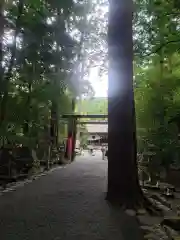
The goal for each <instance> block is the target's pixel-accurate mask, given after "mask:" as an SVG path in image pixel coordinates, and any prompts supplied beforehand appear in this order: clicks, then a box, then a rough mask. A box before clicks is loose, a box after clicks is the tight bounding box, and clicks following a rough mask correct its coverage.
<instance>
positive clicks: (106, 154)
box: [105, 149, 108, 158]
mask: <svg viewBox="0 0 180 240" xmlns="http://www.w3.org/2000/svg"><path fill="white" fill-rule="evenodd" d="M105 156H106V157H107V158H108V149H106V153H105Z"/></svg>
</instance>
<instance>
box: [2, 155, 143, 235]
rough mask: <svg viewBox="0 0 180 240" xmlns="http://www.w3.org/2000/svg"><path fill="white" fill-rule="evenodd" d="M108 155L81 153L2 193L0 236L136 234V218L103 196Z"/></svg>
mask: <svg viewBox="0 0 180 240" xmlns="http://www.w3.org/2000/svg"><path fill="white" fill-rule="evenodd" d="M106 171H107V161H102V160H100V157H99V156H95V157H89V156H83V157H78V159H77V160H76V161H75V162H74V163H72V164H71V165H68V166H67V167H65V168H60V169H57V170H54V171H53V172H51V173H49V174H47V175H46V176H42V177H41V178H39V179H37V180H35V181H33V182H31V183H29V184H27V185H25V186H22V187H21V188H17V189H16V190H15V191H14V192H7V193H5V194H4V195H3V196H0V238H1V239H2V240H40V239H43V240H60V239H61V240H81V239H82V240H106V239H108V240H123V239H124V240H126V239H127V240H131V239H132V240H136V239H137V240H139V239H141V234H140V231H139V228H138V224H137V222H136V219H135V218H134V217H131V216H127V215H126V214H125V213H123V212H120V211H117V210H115V209H112V208H111V207H109V206H108V204H107V202H106V201H105V200H104V196H105V190H106Z"/></svg>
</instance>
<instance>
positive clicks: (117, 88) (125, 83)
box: [107, 0, 143, 207]
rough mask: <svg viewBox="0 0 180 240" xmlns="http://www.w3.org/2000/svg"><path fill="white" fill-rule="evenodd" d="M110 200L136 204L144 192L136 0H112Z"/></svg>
mask: <svg viewBox="0 0 180 240" xmlns="http://www.w3.org/2000/svg"><path fill="white" fill-rule="evenodd" d="M109 2H110V13H109V29H108V45H109V93H108V190H107V200H108V201H110V202H118V203H119V204H120V205H123V206H128V207H133V206H135V205H137V204H138V203H139V202H140V201H141V199H143V194H142V191H141V188H140V185H139V180H138V171H137V164H136V123H135V106H134V93H133V42H132V16H133V1H132V0H110V1H109Z"/></svg>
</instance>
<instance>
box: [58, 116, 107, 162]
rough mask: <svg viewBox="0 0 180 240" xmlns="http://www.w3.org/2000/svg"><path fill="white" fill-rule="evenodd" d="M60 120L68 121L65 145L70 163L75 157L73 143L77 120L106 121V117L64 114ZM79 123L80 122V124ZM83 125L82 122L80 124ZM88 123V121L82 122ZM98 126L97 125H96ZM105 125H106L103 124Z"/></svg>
mask: <svg viewBox="0 0 180 240" xmlns="http://www.w3.org/2000/svg"><path fill="white" fill-rule="evenodd" d="M61 118H66V119H68V120H69V121H68V139H67V143H66V146H67V147H66V157H68V159H70V160H71V161H73V160H74V157H75V143H76V133H77V124H78V121H77V120H78V119H83V118H91V119H107V115H102V114H91V115H90V114H87V115H80V114H64V115H62V116H61ZM80 123H81V122H80ZM82 123H83V122H82ZM84 123H88V121H86V122H84ZM90 124H97V122H95V121H93V123H92V122H90ZM98 124H99V123H98ZM105 124H107V123H105Z"/></svg>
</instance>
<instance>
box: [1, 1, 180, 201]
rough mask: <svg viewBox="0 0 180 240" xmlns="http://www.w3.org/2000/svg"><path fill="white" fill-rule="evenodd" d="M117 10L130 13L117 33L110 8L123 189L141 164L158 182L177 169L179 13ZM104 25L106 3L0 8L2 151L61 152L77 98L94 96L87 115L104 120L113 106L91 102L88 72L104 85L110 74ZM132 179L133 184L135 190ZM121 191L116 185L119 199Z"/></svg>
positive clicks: (116, 145) (141, 4) (112, 120)
mask: <svg viewBox="0 0 180 240" xmlns="http://www.w3.org/2000/svg"><path fill="white" fill-rule="evenodd" d="M112 2H113V1H112ZM114 2H116V1H114ZM123 2H124V3H123ZM125 3H126V6H125V5H123V4H125ZM120 5H121V9H125V10H126V11H127V14H126V15H124V13H122V14H119V17H117V19H119V20H122V21H121V24H117V19H116V17H115V16H116V15H117V12H116V11H117V10H116V11H115V10H114V7H113V4H112V6H110V18H109V38H108V44H109V60H110V64H109V69H111V68H114V69H115V70H116V73H117V74H115V73H114V75H113V74H112V73H111V75H110V77H109V79H110V82H109V86H110V88H109V125H110V126H113V127H112V128H110V129H109V131H110V132H111V133H112V134H115V135H111V134H110V139H112V138H113V139H114V140H113V141H112V142H111V140H109V141H110V142H109V144H110V146H111V147H110V149H118V150H117V152H116V150H115V152H112V151H114V150H110V153H109V154H110V156H116V157H115V158H114V162H113V161H112V162H113V163H114V164H115V162H117V160H118V159H119V154H122V156H121V159H122V160H121V161H120V164H121V166H120V165H119V168H121V169H122V170H120V172H118V171H119V170H118V169H119V168H118V167H117V165H116V164H115V165H114V166H116V173H117V174H114V181H117V182H118V181H121V180H122V178H123V177H126V178H128V176H131V175H133V173H134V171H135V172H136V173H137V168H136V160H139V161H141V162H146V163H147V169H152V168H153V169H156V171H153V172H156V174H154V175H157V174H160V173H161V172H162V171H164V172H165V173H167V172H168V170H169V168H170V167H171V166H172V165H175V164H176V165H177V166H178V164H179V163H180V160H179V154H180V148H179V134H180V113H179V109H180V71H179V64H180V60H179V57H180V53H179V51H180V47H179V42H180V37H179V29H180V23H179V16H180V6H179V4H178V1H174V0H169V1H163V0H153V1H143V0H137V1H136V3H135V5H134V6H133V5H132V1H131V0H127V2H126V1H122V0H121V1H119V6H117V9H118V7H120ZM127 8H128V9H130V10H127ZM126 11H125V12H126ZM132 11H134V15H133V19H132V18H131V17H132V14H131V13H132ZM107 20H108V1H107V0H79V1H73V0H64V1H63V0H62V1H58V0H46V1H41V0H17V1H10V0H7V1H5V0H4V1H1V2H0V62H1V64H0V136H1V139H0V140H1V142H0V144H1V147H4V146H6V145H7V144H8V146H9V145H11V146H12V145H13V144H16V143H21V144H24V145H27V146H28V147H29V148H32V149H36V148H37V146H40V145H41V143H42V142H43V144H44V145H43V147H44V151H46V150H47V146H51V145H52V146H53V147H55V148H57V147H58V144H59V143H60V142H61V141H63V137H64V136H63V133H64V132H65V130H64V122H63V121H62V119H61V115H63V114H67V113H68V114H69V113H73V111H74V109H73V104H72V103H73V102H74V100H75V99H77V97H80V98H81V97H83V99H84V98H85V97H88V100H83V101H82V103H81V104H80V105H81V107H82V109H80V111H81V112H84V111H85V112H86V113H90V114H92V113H94V111H96V112H95V113H96V114H97V113H99V114H105V113H106V112H107V100H105V99H101V100H100V99H99V100H98V99H96V98H94V100H92V101H91V100H89V99H92V97H93V95H94V90H93V88H92V86H91V84H90V82H89V74H90V69H91V68H92V67H98V69H99V78H103V76H104V75H106V74H107V71H108V64H107V63H108V61H107V59H108V52H107ZM119 20H118V21H119ZM132 23H133V29H132ZM121 31H122V32H121ZM118 32H121V34H119V35H118ZM132 32H133V44H132ZM122 36H123V37H122ZM113 44H114V45H115V46H116V47H117V46H118V47H117V51H115V50H114V49H116V48H114V47H112V45H113ZM122 46H123V48H122ZM111 47H112V48H111ZM120 49H121V50H122V49H123V51H121V50H120ZM118 54H119V55H118ZM133 55H134V56H133ZM117 63H118V64H119V65H118V64H117ZM117 65H118V66H117ZM133 69H134V71H133ZM133 86H134V93H133ZM122 90H123V92H122ZM113 91H114V92H116V94H115V95H116V96H115V97H114V99H113V100H112V96H111V94H112V93H113ZM120 96H121V98H120ZM134 100H135V101H134ZM89 101H91V102H92V104H91V106H90V105H89ZM114 101H116V103H115V102H114ZM113 103H114V104H113ZM87 105H88V110H87ZM77 108H78V104H77V106H76V107H75V110H77ZM79 108H80V107H79ZM134 108H135V110H136V114H134V113H135V112H134ZM113 109H116V110H117V111H113ZM135 118H136V124H135ZM135 129H137V149H136V134H135V132H136V131H135ZM118 134H119V135H118ZM64 135H65V133H64ZM119 136H121V138H120V137H119ZM120 146H121V148H120ZM119 149H123V152H122V151H121V152H120V150H119ZM129 149H131V151H129ZM136 151H137V152H138V154H137V155H136ZM136 156H138V159H136ZM127 159H129V160H128V161H127ZM125 160H126V161H125ZM131 167H133V170H132V169H131ZM111 169H112V171H114V168H110V171H111ZM128 169H129V171H128ZM130 169H131V170H130ZM126 171H127V174H126V176H125V175H124V173H125V172H126ZM149 171H150V170H149ZM151 172H152V171H151ZM120 173H121V174H120ZM119 175H121V179H120V178H119V180H117V179H116V177H117V176H119ZM154 175H153V174H151V173H150V174H149V176H150V180H151V181H152V180H153V177H154ZM133 176H134V177H131V178H129V179H131V180H130V181H129V184H131V189H136V188H134V185H132V182H134V183H136V185H138V178H137V174H134V175H133ZM124 182H126V181H124ZM127 186H128V185H127ZM123 187H125V185H124V186H123V185H122V184H120V185H118V184H116V187H115V188H114V189H115V190H114V191H117V188H123ZM136 190H137V189H136ZM128 191H129V190H128ZM121 197H122V195H121Z"/></svg>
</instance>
